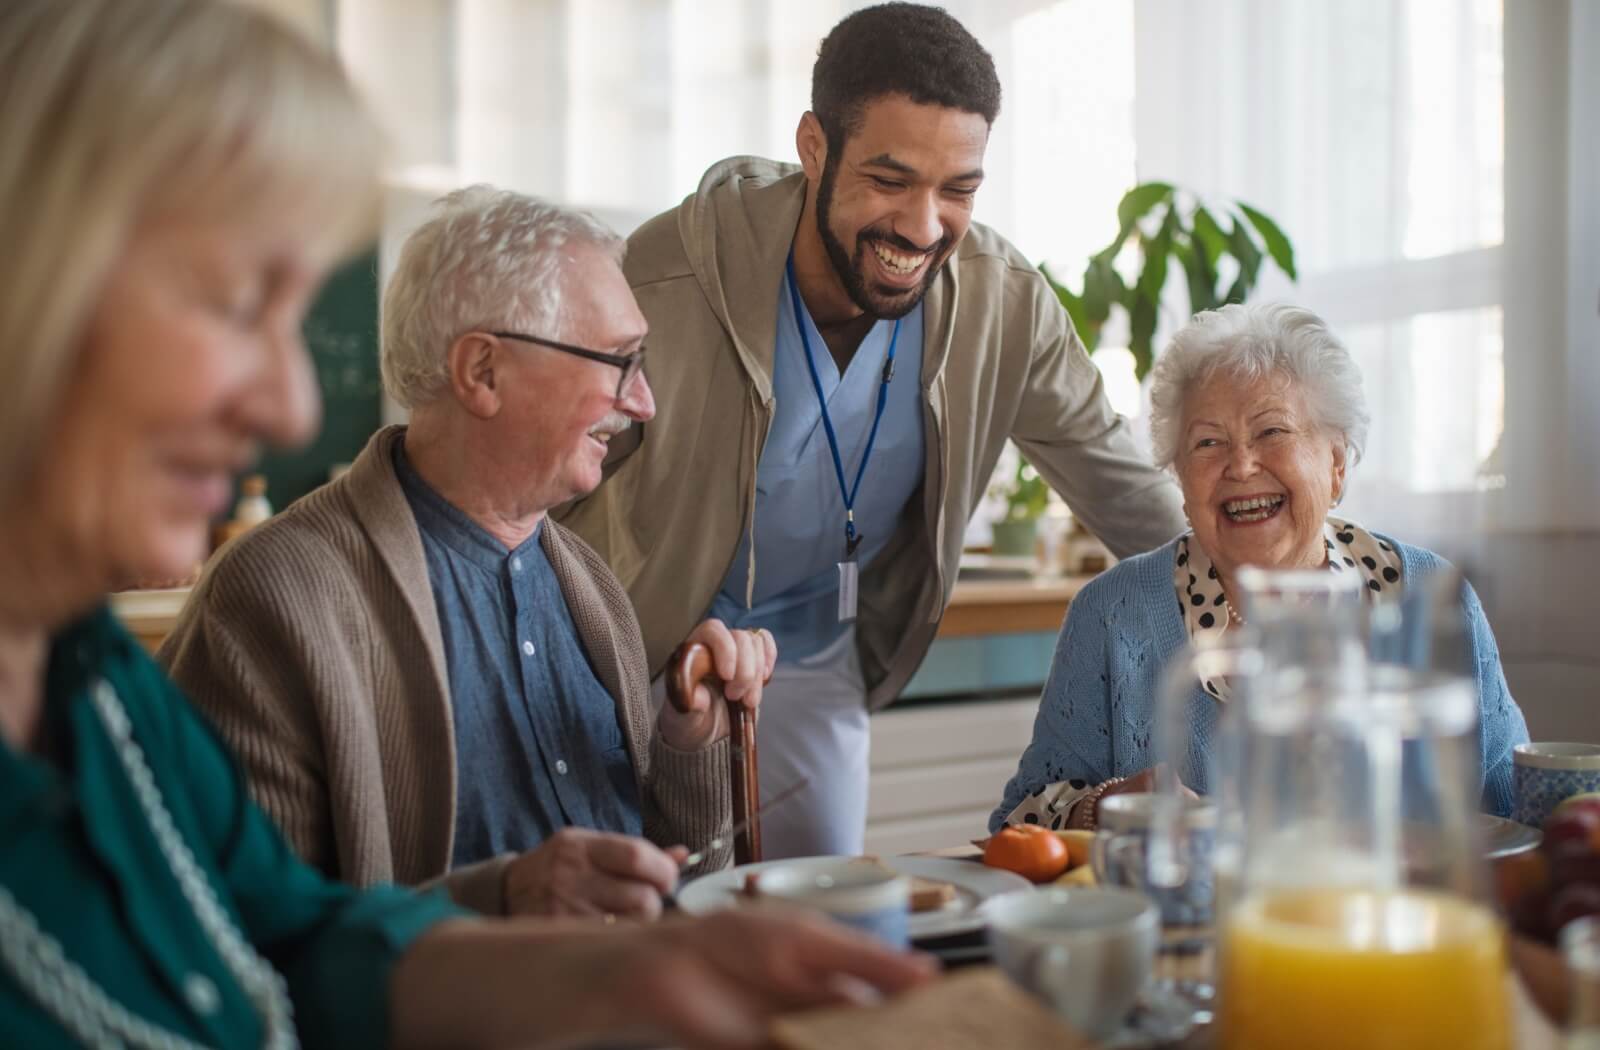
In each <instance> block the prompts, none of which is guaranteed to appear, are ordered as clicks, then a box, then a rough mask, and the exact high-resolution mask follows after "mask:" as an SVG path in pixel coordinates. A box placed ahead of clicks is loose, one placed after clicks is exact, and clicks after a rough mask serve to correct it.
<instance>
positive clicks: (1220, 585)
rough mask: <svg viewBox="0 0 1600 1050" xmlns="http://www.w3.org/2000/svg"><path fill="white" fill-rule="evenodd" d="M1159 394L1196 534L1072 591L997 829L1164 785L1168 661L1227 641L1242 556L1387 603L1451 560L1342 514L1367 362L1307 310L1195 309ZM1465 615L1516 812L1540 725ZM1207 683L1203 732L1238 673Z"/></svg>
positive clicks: (1201, 701) (1495, 748)
mask: <svg viewBox="0 0 1600 1050" xmlns="http://www.w3.org/2000/svg"><path fill="white" fill-rule="evenodd" d="M1151 403H1152V414H1151V424H1150V428H1151V434H1152V438H1153V444H1154V452H1155V457H1156V461H1157V462H1158V463H1159V464H1161V465H1162V466H1165V467H1169V468H1170V469H1171V470H1172V471H1173V472H1174V473H1175V474H1176V475H1177V478H1178V481H1179V483H1180V485H1181V486H1182V489H1183V499H1184V512H1185V514H1186V515H1187V517H1188V519H1189V524H1190V531H1189V532H1187V533H1185V534H1184V535H1182V536H1179V537H1178V538H1177V539H1175V540H1173V541H1172V542H1171V543H1169V544H1167V545H1166V546H1164V547H1161V548H1159V549H1157V550H1154V551H1150V552H1148V553H1145V554H1141V555H1138V556H1137V557H1133V558H1129V559H1128V560H1126V561H1124V562H1121V563H1120V564H1118V565H1117V566H1116V567H1115V568H1113V569H1111V570H1110V571H1108V572H1106V573H1105V574H1103V575H1102V576H1100V577H1099V578H1097V579H1096V580H1094V581H1093V582H1092V583H1090V584H1089V585H1088V586H1087V587H1085V588H1084V589H1083V590H1082V591H1081V592H1080V593H1079V594H1078V596H1077V598H1076V599H1075V600H1074V601H1073V604H1072V609H1071V611H1070V612H1069V613H1068V615H1067V622H1066V624H1065V625H1064V626H1063V628H1062V631H1061V636H1060V639H1059V640H1058V642H1057V645H1056V654H1055V661H1054V665H1053V666H1052V668H1051V672H1050V679H1049V682H1048V683H1047V684H1046V686H1045V691H1044V696H1043V698H1042V700H1041V702H1040V705H1039V714H1038V718H1037V720H1036V721H1035V723H1034V728H1033V741H1032V742H1031V743H1030V744H1029V745H1028V748H1027V750H1025V751H1024V752H1023V754H1022V759H1021V762H1020V764H1019V766H1018V769H1017V773H1016V775H1015V776H1014V777H1012V778H1011V781H1010V783H1008V784H1007V785H1006V789H1005V795H1004V797H1003V798H1002V800H1001V802H1000V805H999V806H998V807H997V808H996V809H995V811H994V813H993V815H992V816H991V817H990V820H989V823H990V826H991V828H998V827H999V826H1001V825H1002V824H1006V823H1043V824H1045V825H1047V826H1053V827H1078V828H1092V827H1094V826H1095V825H1096V822H1097V820H1096V818H1097V811H1098V805H1099V801H1100V799H1101V798H1102V797H1104V796H1106V795H1110V794H1117V793H1120V792H1125V791H1142V790H1150V788H1151V785H1152V783H1153V780H1154V777H1153V771H1152V769H1151V763H1152V758H1151V738H1152V735H1153V726H1154V724H1155V721H1156V714H1157V711H1156V708H1157V682H1158V677H1159V675H1160V672H1161V669H1162V668H1163V667H1164V666H1166V664H1167V662H1168V660H1169V659H1170V658H1171V657H1172V656H1173V654H1175V653H1176V652H1177V651H1178V650H1179V649H1180V648H1181V647H1182V646H1183V645H1184V644H1185V643H1200V644H1204V643H1205V642H1207V641H1212V640H1215V639H1218V638H1220V637H1221V636H1223V635H1224V634H1226V632H1227V631H1228V629H1229V627H1230V625H1231V624H1234V623H1238V622H1241V621H1240V619H1239V616H1240V614H1239V612H1238V611H1237V594H1236V592H1235V590H1234V588H1235V586H1236V579H1237V575H1236V574H1237V572H1238V570H1239V569H1240V568H1242V567H1244V566H1255V567H1260V568H1267V569H1310V570H1316V569H1324V570H1326V571H1328V572H1330V573H1346V574H1350V573H1353V574H1356V575H1357V576H1358V577H1359V579H1360V581H1361V583H1362V584H1363V593H1364V594H1365V595H1366V597H1367V599H1368V600H1370V601H1381V600H1384V599H1385V598H1386V597H1392V596H1393V595H1394V594H1396V593H1397V592H1399V591H1400V590H1401V589H1403V588H1405V587H1406V586H1407V585H1408V584H1409V583H1411V582H1413V581H1417V580H1420V579H1423V578H1425V577H1426V576H1428V575H1429V574H1430V573H1433V572H1435V571H1436V570H1438V569H1439V568H1440V567H1441V566H1443V565H1444V564H1445V563H1444V561H1443V560H1442V559H1441V558H1439V556H1438V555H1436V554H1433V553H1431V552H1429V551H1426V550H1423V549H1422V548H1420V547H1413V546H1409V545H1407V544H1404V543H1401V542H1399V541H1398V540H1395V539H1392V538H1390V537H1388V536H1385V535H1383V534H1380V533H1375V532H1370V531H1368V530H1367V529H1365V528H1363V527H1362V526H1360V525H1358V524H1356V523H1355V522H1353V521H1351V520H1349V519H1348V518H1346V517H1343V516H1340V515H1337V514H1334V513H1332V511H1333V508H1334V507H1335V506H1336V505H1337V504H1338V503H1339V501H1340V498H1341V497H1342V496H1343V495H1344V492H1345V486H1346V483H1347V479H1348V476H1349V472H1350V470H1351V469H1352V468H1354V467H1355V465H1356V463H1357V462H1358V461H1359V460H1360V458H1361V453H1362V450H1363V448H1364V447H1365V444H1366V439H1367V427H1368V424H1369V422H1370V416H1369V415H1368V412H1367V407H1366V399H1365V397H1364V395H1363V394H1362V390H1361V375H1360V371H1359V369H1358V368H1357V367H1356V364H1355V362H1354V361H1353V360H1352V359H1351V357H1350V354H1349V352H1348V351H1347V350H1346V349H1345V347H1344V345H1343V344H1342V343H1341V342H1340V341H1339V339H1338V337H1337V336H1335V335H1334V334H1333V332H1331V331H1330V330H1329V329H1328V327H1327V325H1325V324H1324V323H1323V322H1322V320H1321V319H1320V318H1318V317H1317V316H1316V315H1315V314H1313V313H1311V312H1310V311H1308V310H1302V309H1298V308H1296V307H1292V306H1284V305H1266V306H1257V305H1251V306H1241V305H1232V306H1225V307H1223V308H1222V309H1220V310H1216V311H1209V312H1206V313H1202V314H1199V315H1197V316H1196V317H1195V318H1194V319H1193V320H1192V321H1191V322H1190V323H1189V324H1188V325H1186V326H1185V327H1184V328H1183V329H1182V330H1181V331H1179V332H1178V333H1177V335H1176V336H1174V337H1173V340H1172V343H1171V345H1170V346H1169V347H1168V348H1167V350H1166V351H1165V353H1164V354H1163V355H1162V356H1161V358H1160V359H1159V360H1158V361H1157V362H1156V366H1155V370H1154V373H1153V374H1152V377H1151ZM1465 613H1466V618H1467V622H1468V625H1469V628H1470V635H1471V646H1472V650H1473V652H1472V657H1473V666H1474V667H1476V668H1477V671H1478V682H1477V685H1478V696H1479V703H1480V714H1481V717H1480V723H1481V725H1480V738H1481V749H1482V771H1483V792H1482V805H1483V808H1484V809H1485V810H1486V811H1488V812H1492V813H1496V814H1500V815H1502V816H1503V815H1505V814H1507V813H1509V811H1510V809H1511V749H1512V747H1513V746H1514V745H1515V744H1517V743H1520V742H1522V741H1525V740H1527V738H1528V733H1527V727H1526V725H1525V724H1524V722H1523V719H1522V712H1521V711H1520V710H1519V709H1518V708H1517V705H1516V702H1515V701H1514V700H1512V698H1511V693H1510V691H1509V690H1508V689H1507V687H1506V681H1505V676H1504V674H1503V673H1502V672H1501V669H1500V658H1499V653H1498V651H1497V649H1496V647H1495V642H1494V635H1493V634H1492V633H1491V632H1490V630H1489V623H1488V621H1487V620H1486V619H1485V617H1484V614H1483V609H1482V607H1481V606H1480V605H1479V604H1478V600H1477V597H1476V596H1475V595H1474V594H1472V592H1471V590H1470V588H1468V589H1467V590H1466V592H1465ZM1196 688H1197V693H1198V694H1199V695H1197V697H1196V702H1194V703H1191V704H1190V706H1189V710H1190V711H1191V719H1192V722H1193V724H1191V726H1190V727H1189V728H1190V731H1191V735H1192V738H1193V739H1194V740H1196V741H1199V742H1201V746H1204V741H1205V740H1206V739H1208V737H1209V735H1210V729H1211V725H1212V722H1213V720H1214V719H1215V717H1216V714H1217V710H1218V709H1217V705H1218V704H1221V703H1225V702H1226V700H1227V696H1226V693H1227V683H1226V682H1208V683H1206V684H1205V685H1204V687H1203V690H1204V691H1203V692H1201V689H1202V687H1199V686H1197V687H1196ZM1206 694H1209V695H1206ZM1196 786H1200V787H1202V788H1203V787H1204V785H1203V784H1197V785H1196Z"/></svg>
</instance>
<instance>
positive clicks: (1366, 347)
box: [1137, 0, 1506, 527]
mask: <svg viewBox="0 0 1600 1050" xmlns="http://www.w3.org/2000/svg"><path fill="white" fill-rule="evenodd" d="M1137 10H1138V30H1137V31H1138V47H1139V52H1138V68H1139V77H1138V107H1139V136H1138V143H1139V174H1140V177H1141V178H1166V179H1171V180H1172V181H1176V182H1178V183H1180V184H1183V185H1186V186H1189V187H1191V188H1194V189H1196V190H1199V191H1201V192H1202V193H1215V194H1218V195H1227V196H1237V197H1241V198H1243V199H1245V200H1248V201H1250V202H1251V203H1253V204H1255V205H1257V206H1258V207H1261V208H1262V209H1264V210H1265V211H1267V212H1268V213H1269V214H1271V215H1272V216H1274V218H1276V219H1278V220H1279V222H1280V223H1281V224H1282V225H1283V227H1284V229H1285V230H1286V231H1287V232H1288V234H1289V236H1290V238H1291V239H1292V240H1293V241H1294V243H1295V246H1296V251H1297V261H1298V263H1299V267H1300V271H1301V278H1300V281H1299V283H1298V284H1297V285H1290V284H1289V283H1288V282H1287V281H1286V280H1284V279H1282V278H1279V277H1278V276H1277V275H1276V274H1275V273H1272V272H1270V271H1269V272H1268V273H1267V274H1266V275H1265V276H1264V278H1263V281H1262V285H1261V287H1260V290H1259V291H1258V293H1257V297H1258V298H1261V299H1285V300H1289V301H1293V302H1297V303H1300V304H1302V305H1305V306H1307V307H1309V308H1311V309H1313V310H1315V311H1316V312H1317V313H1319V314H1321V315H1322V316H1323V317H1324V318H1325V319H1326V320H1327V321H1328V322H1329V323H1330V324H1331V325H1332V326H1333V327H1334V329H1335V330H1336V331H1338V332H1339V333H1340V335H1341V336H1342V337H1343V338H1344V339H1345V340H1346V342H1347V344H1348V345H1349V346H1350V348H1351V350H1352V352H1353V353H1354V354H1355V356H1356V358H1357V359H1358V361H1359V362H1360V364H1361V366H1362V371H1363V375H1364V380H1365V386H1366V390H1367V396H1368V398H1369V400H1370V401H1371V406H1372V410H1373V416H1374V425H1373V429H1372V434H1371V438H1370V441H1369V448H1368V455H1367V459H1366V461H1365V463H1364V465H1363V466H1362V467H1361V468H1360V470H1359V471H1358V472H1357V473H1356V474H1355V476H1354V479H1353V482H1352V488H1351V493H1350V498H1349V500H1348V502H1347V504H1346V505H1347V506H1348V507H1350V508H1351V509H1350V513H1351V514H1353V515H1355V516H1358V517H1359V516H1361V515H1362V514H1363V512H1364V510H1365V509H1367V508H1371V509H1374V510H1376V509H1377V508H1378V507H1379V506H1380V504H1381V505H1382V506H1383V511H1382V513H1381V514H1380V515H1378V516H1380V517H1384V518H1385V520H1386V521H1387V520H1388V519H1389V515H1390V509H1391V507H1392V506H1393V501H1394V500H1396V499H1400V500H1402V501H1404V500H1405V499H1407V498H1410V497H1412V496H1428V497H1439V496H1440V495H1442V494H1470V493H1477V492H1481V491H1484V490H1489V489H1494V488H1497V487H1498V486H1500V485H1502V484H1503V483H1504V473H1505V470H1506V466H1505V464H1504V462H1503V461H1502V459H1501V457H1499V456H1497V455H1496V450H1497V448H1498V446H1499V440H1500V436H1501V433H1502V429H1503V426H1504V423H1505V393H1504V387H1505V373H1504V366H1503V364H1502V353H1501V348H1502V336H1501V305H1502V301H1503V282H1502V280H1501V267H1502V254H1503V251H1502V247H1501V244H1502V241H1503V239H1504V226H1505V216H1504V205H1503V201H1504V170H1505V162H1504V153H1505V149H1504V140H1505V134H1504V122H1505V118H1504V109H1505V106H1504V98H1505V92H1504V73H1503V60H1502V55H1503V44H1502V39H1503V26H1502V10H1501V5H1500V2H1499V0H1414V2H1408V3H1405V4H1394V3H1390V2H1389V0H1343V2H1341V3H1338V4H1325V3H1319V2H1313V0H1283V2H1277V0H1273V2H1263V0H1198V2H1179V0H1139V3H1138V7H1137ZM1199 56H1203V57H1204V60H1203V61H1200V60H1199ZM1180 295H1181V293H1180ZM1181 313H1182V309H1181V305H1180V306H1179V308H1178V309H1177V310H1176V311H1174V314H1176V315H1181ZM1178 319H1181V317H1169V318H1168V319H1167V320H1168V322H1169V327H1168V329H1167V330H1170V322H1172V321H1175V320H1178ZM1435 502H1436V503H1437V500H1436V499H1435ZM1390 527H1397V526H1394V525H1391V526H1390Z"/></svg>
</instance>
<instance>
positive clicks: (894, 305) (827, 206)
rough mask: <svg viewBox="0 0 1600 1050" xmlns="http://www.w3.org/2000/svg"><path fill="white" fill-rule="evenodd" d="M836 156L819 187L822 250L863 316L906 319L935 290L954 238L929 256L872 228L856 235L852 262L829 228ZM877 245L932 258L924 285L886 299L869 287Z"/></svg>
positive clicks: (825, 166)
mask: <svg viewBox="0 0 1600 1050" xmlns="http://www.w3.org/2000/svg"><path fill="white" fill-rule="evenodd" d="M835 156H837V154H835V153H833V152H831V151H830V152H829V155H828V159H827V161H826V162H824V163H823V165H822V179H821V181H820V182H819V183H818V185H817V233H818V234H820V235H821V237H822V246H823V248H825V249H826V250H827V252H828V261H830V262H831V263H833V272H834V273H836V274H838V275H839V281H840V283H842V284H843V285H844V290H845V293H846V294H847V295H849V296H850V301H851V302H853V303H855V304H856V305H857V306H858V307H860V308H861V309H862V311H863V312H865V313H867V314H870V315H871V316H873V317H876V318H878V319H880V320H886V321H893V320H896V319H897V318H901V317H904V316H905V315H906V314H908V313H910V312H911V311H912V310H914V309H915V308H916V305H917V304H918V303H920V302H921V301H922V297H923V296H924V295H927V294H928V289H929V288H931V287H933V279H934V278H935V277H937V276H938V275H939V271H940V270H941V269H943V268H944V264H945V252H947V251H948V250H949V249H950V237H949V235H948V234H947V235H946V236H945V237H944V238H943V239H942V240H940V241H939V243H938V244H937V245H936V246H935V247H934V249H933V251H931V252H926V253H925V252H924V249H923V248H922V247H921V246H919V245H915V244H912V243H911V242H910V241H908V240H906V239H905V238H904V237H901V236H899V235H898V234H895V233H890V232H883V233H878V232H874V231H873V230H872V229H870V228H869V229H865V230H862V231H861V232H860V233H859V234H857V235H856V254H855V258H853V259H852V258H851V257H850V256H849V255H848V254H847V253H846V252H845V250H844V245H843V244H841V243H840V241H839V238H837V237H835V236H834V235H833V229H832V228H831V227H830V226H829V224H828V217H829V216H828V213H829V212H830V211H831V210H832V208H833V181H834V176H835V175H837V174H838V170H839V166H838V163H837V162H836V161H835V159H834V158H835ZM873 241H882V242H883V243H884V244H887V245H891V246H892V247H895V248H898V249H899V250H901V251H903V252H909V253H912V254H914V255H922V254H927V255H929V256H931V258H930V259H929V262H928V269H927V272H926V273H924V274H923V275H922V283H921V284H920V285H918V286H917V287H916V288H914V289H912V290H911V291H909V292H906V291H899V290H896V291H895V292H894V293H893V294H892V295H883V294H881V293H879V292H878V291H876V290H875V289H873V288H870V287H868V286H867V280H866V278H865V277H864V276H863V273H864V271H865V269H866V253H867V252H868V251H869V250H870V246H871V243H872V242H873Z"/></svg>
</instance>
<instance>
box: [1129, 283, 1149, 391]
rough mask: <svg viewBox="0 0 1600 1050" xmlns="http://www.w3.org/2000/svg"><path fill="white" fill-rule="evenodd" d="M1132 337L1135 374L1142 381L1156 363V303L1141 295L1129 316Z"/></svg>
mask: <svg viewBox="0 0 1600 1050" xmlns="http://www.w3.org/2000/svg"><path fill="white" fill-rule="evenodd" d="M1128 321H1129V328H1130V330H1131V331H1130V336H1131V337H1130V339H1129V341H1128V349H1129V351H1131V352H1132V353H1133V374H1134V375H1135V376H1137V377H1138V378H1139V380H1140V381H1141V382H1143V381H1144V377H1145V376H1147V375H1149V374H1150V366H1151V365H1152V364H1154V363H1155V347H1154V346H1153V345H1152V344H1153V340H1154V336H1155V334H1156V304H1155V303H1153V302H1151V301H1150V300H1149V299H1146V298H1145V297H1144V296H1142V295H1141V296H1140V297H1139V298H1138V299H1136V300H1135V301H1134V304H1133V312H1132V315H1131V316H1130V317H1129V318H1128Z"/></svg>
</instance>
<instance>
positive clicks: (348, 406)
mask: <svg viewBox="0 0 1600 1050" xmlns="http://www.w3.org/2000/svg"><path fill="white" fill-rule="evenodd" d="M305 337H306V346H307V348H308V349H310V351H311V360H312V362H313V363H314V364H315V366H316V370H317V384H318V385H319V386H320V387H321V388H322V431H321V433H319V434H318V435H317V437H316V440H314V441H313V442H312V443H311V444H309V445H307V446H306V447H305V448H303V449H299V450H297V451H294V452H270V453H268V454H267V455H266V456H265V457H264V458H263V459H262V462H261V467H260V473H262V474H265V475H266V476H267V498H268V499H269V500H271V502H272V505H273V507H274V508H276V509H278V510H282V509H283V508H284V507H286V506H288V505H289V504H290V503H292V502H294V501H295V500H297V499H299V498H300V497H301V496H304V495H305V494H306V493H307V492H310V491H311V490H312V489H314V488H316V487H317V486H318V485H321V484H322V483H323V482H325V481H327V480H328V468H330V467H331V466H333V465H334V464H335V463H348V462H350V461H351V460H352V459H354V458H355V457H356V453H358V452H360V451H361V449H362V448H363V447H364V446H365V445H366V443H367V439H368V438H370V437H371V436H372V434H373V431H375V430H377V429H378V426H379V424H380V422H381V420H382V412H383V380H382V377H381V376H380V374H379V371H378V253H377V249H376V248H374V249H373V250H371V251H369V252H366V253H365V254H363V255H361V256H359V257H357V258H356V259H355V260H354V261H352V262H351V263H350V264H349V265H347V266H345V267H344V268H342V269H340V270H339V271H337V272H336V273H334V275H333V276H332V277H331V278H329V280H328V283H327V284H326V285H324V286H323V289H322V293H321V294H320V295H319V296H318V297H317V301H316V303H315V304H314V305H313V306H312V307H311V311H310V313H308V314H307V315H306V323H305Z"/></svg>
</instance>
